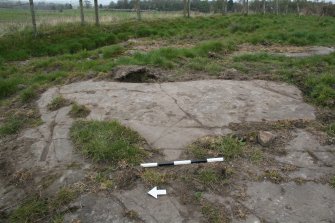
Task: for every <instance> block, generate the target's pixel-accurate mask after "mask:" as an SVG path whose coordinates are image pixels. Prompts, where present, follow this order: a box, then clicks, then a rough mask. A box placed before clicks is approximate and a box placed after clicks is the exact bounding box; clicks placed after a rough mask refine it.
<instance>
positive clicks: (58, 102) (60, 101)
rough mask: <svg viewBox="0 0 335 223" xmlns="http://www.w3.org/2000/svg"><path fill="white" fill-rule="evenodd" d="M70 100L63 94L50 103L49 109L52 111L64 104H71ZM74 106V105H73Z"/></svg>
mask: <svg viewBox="0 0 335 223" xmlns="http://www.w3.org/2000/svg"><path fill="white" fill-rule="evenodd" d="M69 104H70V102H69V101H68V100H66V99H65V98H63V97H62V96H57V97H55V98H54V99H52V101H51V102H50V103H49V104H48V109H49V110H50V111H56V110H58V109H60V108H62V107H64V106H67V105H69ZM72 108H73V107H72Z"/></svg>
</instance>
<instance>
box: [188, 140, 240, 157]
mask: <svg viewBox="0 0 335 223" xmlns="http://www.w3.org/2000/svg"><path fill="white" fill-rule="evenodd" d="M244 144H245V143H244V142H242V141H241V140H239V139H237V138H235V137H232V136H225V137H204V138H202V139H200V140H198V141H196V142H195V143H194V144H192V145H191V146H190V151H191V153H192V154H193V155H194V156H195V157H196V158H199V159H203V158H206V157H208V156H224V158H225V159H226V160H231V159H235V158H237V157H239V156H241V155H242V153H243V146H244Z"/></svg>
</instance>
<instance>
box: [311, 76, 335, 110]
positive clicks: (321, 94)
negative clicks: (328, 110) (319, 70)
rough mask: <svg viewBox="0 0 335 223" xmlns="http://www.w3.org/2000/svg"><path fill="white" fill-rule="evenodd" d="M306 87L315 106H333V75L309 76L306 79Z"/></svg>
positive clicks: (334, 97)
mask: <svg viewBox="0 0 335 223" xmlns="http://www.w3.org/2000/svg"><path fill="white" fill-rule="evenodd" d="M306 86H307V88H308V89H309V95H310V96H311V98H312V99H313V100H314V101H315V103H316V104H319V105H324V106H329V107H333V106H335V89H334V86H335V74H331V73H326V74H321V75H318V76H314V75H313V76H311V75H309V76H308V77H307V79H306Z"/></svg>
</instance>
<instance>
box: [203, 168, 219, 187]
mask: <svg viewBox="0 0 335 223" xmlns="http://www.w3.org/2000/svg"><path fill="white" fill-rule="evenodd" d="M198 179H199V180H200V181H201V183H202V184H204V185H212V184H216V183H218V182H219V181H220V179H221V177H220V175H219V174H218V173H217V171H215V170H214V169H203V170H201V171H200V172H199V175H198Z"/></svg>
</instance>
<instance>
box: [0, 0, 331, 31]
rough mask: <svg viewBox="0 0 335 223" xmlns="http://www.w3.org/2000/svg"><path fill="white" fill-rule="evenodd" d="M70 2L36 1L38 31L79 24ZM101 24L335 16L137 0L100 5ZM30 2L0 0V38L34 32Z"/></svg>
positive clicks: (243, 2) (312, 5) (309, 8)
mask: <svg viewBox="0 0 335 223" xmlns="http://www.w3.org/2000/svg"><path fill="white" fill-rule="evenodd" d="M69 1H71V3H62V4H60V3H52V2H41V1H36V2H34V10H35V19H36V26H37V29H41V28H43V27H50V26H55V25H59V24H66V23H80V22H81V13H80V8H79V0H77V1H75V0H69ZM97 7H98V12H99V17H98V18H99V23H101V24H109V23H117V22H120V21H130V20H136V19H138V18H139V13H140V18H141V19H142V20H150V19H163V18H173V17H182V16H187V14H188V13H187V10H188V9H189V10H190V16H192V17H193V16H207V15H212V14H214V13H223V14H224V13H250V14H252V13H274V14H290V13H296V14H316V15H330V16H335V5H333V4H332V3H325V2H319V1H317V0H315V2H307V1H303V0H292V1H291V0H253V1H248V0H234V1H233V0H213V1H203V0H141V1H139V7H140V10H138V1H137V0H118V1H117V2H115V1H111V2H110V4H109V5H106V4H105V5H102V4H99V0H98V4H97ZM30 10H31V9H30V4H29V0H23V1H17V2H14V1H12V0H0V36H1V35H3V34H5V33H8V32H13V31H19V30H23V29H31V27H32V16H31V11H30ZM83 12H84V20H85V23H87V24H94V23H95V22H96V17H95V10H94V0H83Z"/></svg>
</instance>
